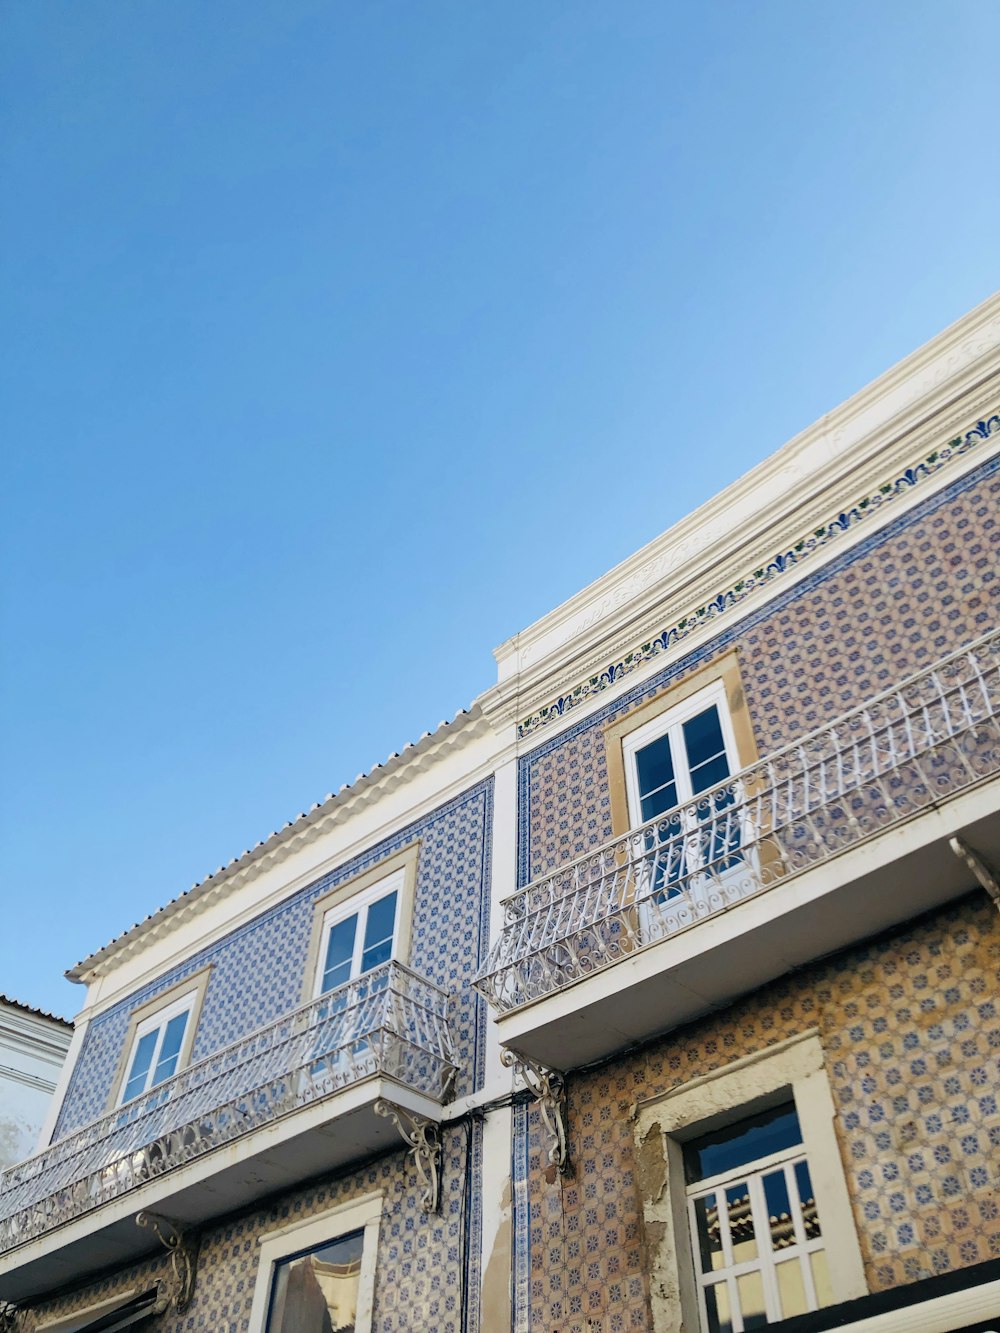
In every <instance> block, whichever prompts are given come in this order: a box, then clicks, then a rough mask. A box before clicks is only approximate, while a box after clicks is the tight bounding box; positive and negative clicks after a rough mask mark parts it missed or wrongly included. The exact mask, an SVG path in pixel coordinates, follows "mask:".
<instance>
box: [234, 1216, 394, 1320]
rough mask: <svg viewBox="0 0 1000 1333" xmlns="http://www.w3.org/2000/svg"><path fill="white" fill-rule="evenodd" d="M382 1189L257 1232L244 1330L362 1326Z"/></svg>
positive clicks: (368, 1312)
mask: <svg viewBox="0 0 1000 1333" xmlns="http://www.w3.org/2000/svg"><path fill="white" fill-rule="evenodd" d="M381 1215H382V1195H381V1194H369V1195H365V1196H364V1197H363V1198H361V1199H357V1200H354V1201H352V1202H350V1203H346V1204H340V1205H338V1206H337V1207H336V1208H331V1209H329V1210H328V1211H327V1212H325V1213H323V1214H321V1215H320V1216H318V1217H312V1218H309V1219H308V1220H302V1221H298V1222H293V1223H292V1224H291V1225H290V1226H287V1227H283V1228H281V1229H280V1230H279V1231H275V1232H271V1233H270V1234H269V1235H266V1236H264V1237H262V1238H261V1242H260V1266H259V1268H258V1271H257V1284H256V1286H255V1288H254V1296H253V1305H252V1307H251V1310H250V1324H249V1329H250V1333H370V1330H371V1327H372V1307H373V1305H374V1297H375V1260H376V1255H377V1251H378V1231H379V1223H380V1220H381Z"/></svg>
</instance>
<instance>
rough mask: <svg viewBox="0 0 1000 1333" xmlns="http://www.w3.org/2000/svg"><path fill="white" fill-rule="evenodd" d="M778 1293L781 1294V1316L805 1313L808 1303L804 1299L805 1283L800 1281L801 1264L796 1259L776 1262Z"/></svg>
mask: <svg viewBox="0 0 1000 1333" xmlns="http://www.w3.org/2000/svg"><path fill="white" fill-rule="evenodd" d="M776 1271H777V1274H778V1293H779V1295H780V1296H781V1317H782V1318H783V1319H791V1318H792V1317H793V1315H797V1314H806V1313H807V1311H808V1309H809V1304H808V1302H807V1300H806V1288H805V1283H804V1282H803V1281H802V1265H801V1263H800V1262H799V1260H798V1259H789V1260H788V1261H787V1262H786V1263H783V1264H778V1266H777V1270H776Z"/></svg>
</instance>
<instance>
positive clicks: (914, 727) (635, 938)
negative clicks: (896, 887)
mask: <svg viewBox="0 0 1000 1333" xmlns="http://www.w3.org/2000/svg"><path fill="white" fill-rule="evenodd" d="M997 777H1000V630H993V631H991V633H989V634H987V635H985V636H984V637H983V638H981V639H977V640H976V641H975V642H974V643H971V644H969V645H968V646H967V647H965V648H963V649H962V650H961V651H959V652H955V653H952V654H950V655H949V656H948V657H945V658H943V659H941V660H940V661H939V662H936V663H935V664H934V665H933V666H932V667H929V668H928V669H926V670H924V671H921V672H920V673H919V674H917V675H915V676H911V677H910V678H909V679H908V680H905V681H902V682H901V683H900V684H899V685H896V686H894V687H892V688H891V689H888V690H885V691H883V692H882V693H881V694H878V695H875V696H874V697H873V698H871V699H869V700H868V701H867V702H866V703H864V704H863V705H862V706H860V707H857V708H853V709H851V711H850V712H847V713H844V714H842V715H841V716H840V717H839V718H836V719H835V720H834V721H832V722H829V723H827V724H826V725H825V726H822V727H818V728H817V729H816V730H815V731H813V732H810V733H809V735H807V736H804V737H802V739H801V740H798V741H795V742H794V743H793V744H791V745H786V746H785V747H784V748H783V749H780V750H776V751H774V752H772V753H771V754H770V755H768V756H766V757H765V758H763V759H761V760H760V761H759V762H757V763H754V764H752V765H750V766H748V767H747V768H744V769H743V770H742V771H741V772H739V773H736V774H734V775H733V776H732V777H730V778H728V779H727V780H726V781H725V782H724V783H721V784H720V785H719V786H717V787H714V788H712V789H711V790H710V791H705V792H701V793H699V795H698V796H697V797H696V798H695V799H694V800H692V801H689V802H687V803H686V804H684V805H681V806H678V807H677V808H676V809H674V810H669V811H665V812H664V813H663V814H661V815H658V816H657V817H656V818H655V819H652V820H650V821H649V822H648V823H645V824H643V825H641V826H640V827H639V828H635V829H631V830H629V831H628V832H627V833H624V834H621V835H620V836H618V837H616V838H612V839H611V840H610V841H608V842H605V843H603V844H602V845H601V846H600V847H595V848H593V849H592V850H591V851H588V852H586V853H585V854H584V855H583V856H579V857H577V858H576V859H575V860H573V861H570V862H568V863H566V864H564V865H561V866H558V867H557V868H556V869H554V870H552V871H551V872H549V873H547V874H545V875H542V876H540V877H539V878H537V879H535V880H533V881H532V882H531V883H530V884H528V885H526V886H525V887H524V888H522V889H519V890H518V891H517V892H516V893H515V894H513V895H511V897H509V898H508V899H507V900H506V901H505V903H504V924H503V928H502V930H501V931H500V934H499V935H498V936H497V937H496V939H495V940H494V942H493V945H492V947H491V949H490V954H489V957H488V959H487V961H486V964H485V966H484V967H483V968H482V970H481V972H480V973H479V975H478V976H477V977H476V979H475V981H474V982H473V985H474V986H475V988H476V990H478V991H479V992H480V994H482V995H483V996H485V998H486V999H487V1000H488V1002H489V1003H490V1005H491V1006H492V1007H493V1008H494V1009H495V1010H497V1011H498V1012H499V1013H500V1014H508V1013H512V1012H513V1011H515V1010H517V1009H520V1008H522V1007H523V1006H524V1005H527V1004H530V1003H531V1002H532V1001H534V1000H537V999H541V998H543V997H545V996H547V995H552V994H554V993H555V992H556V991H560V990H563V989H564V988H565V987H567V986H572V985H573V984H574V983H575V982H577V981H580V980H582V979H583V978H585V977H589V976H592V975H593V974H594V973H596V972H599V971H601V970H602V969H603V968H606V967H611V966H612V965H613V964H614V963H616V962H618V961H619V960H620V959H623V958H630V957H634V955H635V954H636V952H637V951H638V950H640V949H645V948H648V947H650V946H652V945H655V944H657V943H658V942H659V941H660V940H663V939H666V938H668V937H670V936H672V935H674V934H676V933H677V932H678V931H681V930H686V929H688V928H689V927H691V926H696V925H697V924H698V923H699V922H700V921H703V920H705V919H706V918H708V917H712V916H716V915H717V914H718V913H720V912H723V911H725V910H726V909H727V908H730V907H733V906H735V905H736V904H738V903H740V902H742V901H743V900H744V899H746V898H749V897H752V896H753V895H755V894H758V893H761V892H763V891H765V890H767V889H769V888H771V887H772V886H773V885H775V884H778V883H780V882H783V881H787V880H788V879H789V878H790V877H791V876H793V875H797V874H801V873H802V872H804V871H807V870H810V869H812V868H813V867H815V866H818V865H821V864H823V863H824V862H826V861H829V860H830V859H831V858H833V857H835V856H838V855H840V854H841V853H843V852H845V851H847V850H849V849H850V848H852V847H855V846H857V845H858V844H859V843H861V842H863V841H864V840H865V839H868V838H872V837H874V836H876V835H878V834H880V833H884V832H885V831H887V830H888V829H891V828H894V827H896V826H898V825H899V824H901V823H903V821H905V820H908V819H911V818H913V816H915V815H919V814H920V813H921V812H923V811H926V810H931V809H934V808H936V807H937V806H939V805H940V803H941V802H943V801H946V800H949V799H950V798H951V797H954V796H957V795H958V794H960V793H962V792H966V791H968V790H969V789H970V788H972V787H974V786H976V785H977V784H979V783H983V782H986V781H989V780H990V779H994V778H997ZM959 854H960V855H964V853H959ZM965 859H966V860H967V861H968V859H969V858H968V856H965ZM971 864H972V863H971V862H970V865H971ZM972 868H973V870H974V871H975V873H976V874H977V878H978V877H979V872H978V871H976V868H975V866H973V867H972ZM990 874H992V872H987V876H986V877H987V880H989V877H990ZM980 882H981V883H983V880H982V879H980ZM985 887H987V888H988V884H986V885H985Z"/></svg>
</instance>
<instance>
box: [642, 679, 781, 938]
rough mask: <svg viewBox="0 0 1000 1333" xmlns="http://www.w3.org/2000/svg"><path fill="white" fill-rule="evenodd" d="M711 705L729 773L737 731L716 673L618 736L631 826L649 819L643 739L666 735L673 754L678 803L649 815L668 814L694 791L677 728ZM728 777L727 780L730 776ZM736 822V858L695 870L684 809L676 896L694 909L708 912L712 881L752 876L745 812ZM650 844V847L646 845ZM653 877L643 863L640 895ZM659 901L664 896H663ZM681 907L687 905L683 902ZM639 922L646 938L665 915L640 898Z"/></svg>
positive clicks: (735, 759)
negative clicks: (642, 789)
mask: <svg viewBox="0 0 1000 1333" xmlns="http://www.w3.org/2000/svg"><path fill="white" fill-rule="evenodd" d="M713 705H714V706H715V708H716V710H717V712H718V717H719V726H720V728H721V730H722V741H723V745H724V746H725V753H726V762H727V763H728V765H729V779H731V778H732V777H733V776H734V775H735V774H736V773H738V772H739V771H740V753H739V747H738V746H737V743H736V734H735V730H734V728H733V720H732V716H731V714H730V711H729V700H728V697H727V692H726V684H725V682H724V681H723V680H722V679H721V677H720V678H719V679H716V680H713V681H711V682H710V683H709V684H708V685H706V686H704V687H703V688H702V689H700V690H697V691H696V692H695V693H694V694H690V695H688V696H687V698H685V699H683V700H681V701H680V702H679V703H677V704H675V705H674V706H673V707H672V708H668V709H666V710H665V711H664V712H662V713H659V714H658V715H657V716H656V717H654V718H652V719H651V720H650V721H649V722H647V723H645V725H643V726H640V727H637V728H636V729H635V730H634V731H631V732H629V733H628V734H627V735H626V736H624V737H623V738H622V760H623V763H624V768H625V793H626V802H627V806H628V818H629V824H630V826H631V827H632V828H641V827H642V825H643V824H645V823H649V820H644V819H643V818H642V809H641V799H640V794H639V766H638V755H639V752H640V751H641V750H644V749H645V748H646V746H647V745H651V744H652V743H653V742H654V741H657V740H659V739H660V738H661V737H662V736H666V735H668V734H669V735H670V753H671V758H672V760H674V761H675V762H674V780H675V782H676V784H677V796H678V801H677V805H675V806H671V807H669V809H668V810H664V811H663V812H662V813H661V814H660V815H656V816H653V818H654V819H667V818H668V817H669V815H670V812H671V811H672V810H677V809H680V808H681V807H682V806H685V805H687V804H688V803H689V802H691V801H693V800H695V798H696V793H695V792H694V791H693V790H692V786H691V773H690V768H689V767H688V764H687V749H686V746H685V744H684V738H683V732H682V728H683V726H684V723H685V722H688V721H690V719H691V718H693V717H697V715H698V714H699V713H704V712H705V711H706V710H707V709H709V708H711V707H712V706H713ZM678 756H681V757H682V758H683V760H684V763H683V764H678V763H677V762H676V760H677V758H678ZM729 779H727V781H728V780H729ZM737 818H738V820H739V827H740V849H741V852H740V857H739V859H738V861H737V862H736V863H735V864H733V865H732V866H730V867H729V868H727V869H725V870H723V871H722V873H721V874H719V873H715V874H712V875H710V874H708V873H705V874H698V873H697V870H698V867H699V865H700V854H699V826H700V821H699V820H698V819H697V817H696V816H695V813H694V811H693V810H689V811H688V812H687V815H686V816H684V817H682V819H681V822H680V828H679V833H681V834H690V835H691V837H690V839H688V838H685V839H684V844H685V845H684V853H685V863H686V865H687V866H688V868H689V872H688V874H687V876H686V883H685V886H684V890H683V895H684V896H683V899H682V900H680V901H683V902H686V903H688V904H690V908H691V909H693V911H694V913H695V914H696V915H702V914H708V913H709V912H710V910H711V909H710V895H711V892H712V889H713V887H715V886H717V885H718V884H719V883H727V882H734V881H739V880H744V881H745V882H747V883H748V884H753V883H755V882H756V878H757V869H758V867H757V862H756V857H755V854H754V851H753V837H752V830H751V829H750V827H749V825H748V823H747V820H746V818H745V813H744V812H741V813H740V814H739V815H737ZM650 850H652V849H651V848H650ZM643 851H644V846H639V847H636V848H635V849H634V853H633V854H634V855H637V856H640V857H641V856H642V853H643ZM748 869H749V870H750V872H751V878H750V879H749V880H748V879H747V870H748ZM668 887H669V886H668ZM652 888H653V884H652V877H651V874H650V867H649V866H648V865H647V866H644V867H643V868H642V869H641V870H640V873H639V874H638V876H637V892H638V896H639V897H640V898H641V899H646V898H647V895H648V894H649V892H650V891H651V890H652ZM661 901H663V902H665V901H667V899H666V897H664V898H663V899H662V900H661ZM681 910H682V911H686V910H687V908H682V909H681ZM639 912H640V927H641V929H642V931H643V933H644V934H647V935H648V936H649V938H651V939H652V938H658V937H659V936H661V935H662V934H663V933H664V927H665V926H666V925H667V923H668V922H669V920H670V918H669V917H668V918H664V916H663V913H662V912H661V911H660V910H659V908H658V907H657V906H655V905H654V904H653V903H652V902H650V901H644V902H642V903H640V908H639Z"/></svg>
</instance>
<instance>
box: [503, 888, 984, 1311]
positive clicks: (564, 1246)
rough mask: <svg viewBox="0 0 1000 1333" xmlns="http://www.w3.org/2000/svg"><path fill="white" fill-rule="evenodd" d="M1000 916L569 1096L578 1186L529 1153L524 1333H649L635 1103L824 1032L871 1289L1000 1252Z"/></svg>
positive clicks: (674, 1041) (786, 992)
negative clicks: (552, 1174) (551, 1174)
mask: <svg viewBox="0 0 1000 1333" xmlns="http://www.w3.org/2000/svg"><path fill="white" fill-rule="evenodd" d="M998 982H1000V918H998V916H997V912H996V909H995V908H994V907H993V906H992V905H991V903H990V902H989V900H988V898H987V897H986V895H985V894H984V893H977V894H975V895H972V896H970V897H968V898H965V899H962V900H961V901H960V902H959V903H958V904H956V905H954V906H952V907H950V908H948V909H947V910H945V911H943V912H939V913H937V914H936V915H935V916H933V917H929V918H925V919H924V920H922V921H920V922H918V923H916V924H915V925H914V926H913V927H912V928H910V929H909V930H906V931H904V932H902V933H897V934H896V935H894V936H893V937H892V938H886V939H883V940H880V941H877V942H874V943H871V944H869V945H867V946H865V947H863V948H856V949H852V950H850V951H848V952H846V953H844V954H843V955H841V956H839V957H837V958H836V959H833V960H829V961H827V962H826V963H823V964H816V965H814V966H813V967H811V968H808V969H804V970H803V971H801V972H799V973H798V974H796V975H794V976H790V977H788V978H785V979H784V980H782V981H781V982H778V983H775V984H774V985H772V986H769V987H766V988H764V989H763V990H761V991H759V992H757V993H756V994H754V995H753V996H751V997H749V998H748V999H747V1000H746V1001H744V1002H742V1003H740V1004H737V1005H734V1006H732V1007H731V1008H730V1009H728V1010H727V1011H725V1012H724V1013H722V1014H719V1015H715V1016H712V1017H710V1018H708V1019H705V1020H703V1021H701V1022H699V1023H697V1024H695V1025H692V1026H690V1027H688V1028H685V1029H681V1030H679V1031H678V1032H676V1033H674V1034H672V1035H671V1036H669V1037H667V1038H665V1039H663V1040H661V1041H659V1042H657V1043H655V1044H653V1045H651V1046H650V1047H649V1048H647V1049H645V1050H644V1051H643V1052H642V1053H640V1054H633V1055H630V1056H628V1057H624V1058H622V1059H620V1060H617V1061H615V1062H614V1063H612V1064H609V1065H606V1066H604V1067H602V1068H601V1069H599V1070H596V1071H592V1072H590V1073H584V1074H579V1075H573V1076H571V1077H570V1079H569V1085H568V1097H567V1101H568V1132H569V1147H570V1155H571V1159H572V1162H573V1174H572V1175H571V1176H568V1177H566V1178H564V1179H563V1180H562V1181H559V1182H557V1183H555V1184H552V1185H550V1184H547V1183H546V1180H545V1177H544V1168H545V1165H546V1160H547V1159H546V1156H545V1149H546V1146H547V1144H546V1141H545V1139H544V1135H543V1133H542V1129H541V1126H540V1124H539V1122H538V1119H537V1116H536V1114H535V1113H533V1112H531V1113H529V1112H522V1115H521V1118H522V1121H523V1126H524V1128H525V1130H526V1131H527V1132H526V1134H524V1135H523V1136H522V1137H521V1138H520V1140H519V1142H518V1144H517V1146H516V1149H515V1221H516V1228H517V1241H516V1255H515V1295H516V1297H517V1298H518V1306H517V1317H516V1322H515V1328H516V1330H517V1331H518V1333H523V1331H524V1330H527V1329H533V1330H535V1331H536V1333H594V1330H595V1329H600V1330H602V1333H624V1331H625V1330H632V1331H633V1333H647V1331H648V1329H649V1327H650V1322H649V1320H650V1316H649V1304H648V1301H649V1297H648V1277H647V1274H646V1271H645V1261H644V1235H643V1221H642V1207H641V1200H640V1199H639V1197H638V1192H637V1187H636V1183H635V1150H634V1139H633V1121H632V1119H631V1114H630V1113H631V1108H632V1107H633V1105H634V1104H635V1103H636V1102H637V1101H638V1100H640V1099H644V1098H648V1097H652V1096H656V1095H657V1094H659V1093H661V1092H665V1091H667V1090H669V1089H671V1088H674V1087H677V1086H680V1085H682V1084H684V1083H686V1082H688V1081H689V1080H691V1079H692V1078H695V1077H696V1076H698V1075H701V1074H705V1073H706V1072H708V1071H709V1070H713V1069H718V1068H720V1067H721V1066H724V1065H726V1064H729V1063H731V1062H732V1061H734V1060H737V1059H739V1058H740V1057H741V1056H744V1055H748V1054H750V1053H751V1052H754V1051H759V1050H761V1049H763V1048H765V1047H768V1046H771V1045H774V1044H775V1043H777V1042H780V1041H783V1040H784V1039H786V1038H788V1037H791V1036H794V1035H796V1034H798V1033H801V1032H803V1031H804V1030H806V1029H809V1028H816V1029H818V1031H819V1035H820V1040H821V1042H822V1045H823V1048H824V1052H825V1056H826V1069H827V1073H828V1077H829V1080H830V1086H831V1090H832V1093H833V1098H834V1102H835V1105H836V1108H837V1113H836V1132H837V1136H838V1139H839V1142H840V1148H841V1156H842V1159H843V1164H844V1170H845V1173H846V1176H847V1183H848V1190H849V1193H850V1196H851V1199H852V1204H853V1208H854V1214H855V1221H856V1225H857V1231H858V1236H859V1240H860V1243H861V1249H862V1255H863V1258H864V1263H865V1271H866V1275H867V1279H868V1284H869V1287H870V1289H871V1290H872V1291H878V1290H882V1289H884V1288H887V1287H891V1286H896V1285H899V1284H900V1283H904V1282H911V1281H914V1280H917V1279H919V1278H922V1277H929V1276H932V1275H934V1274H937V1273H941V1272H945V1271H947V1270H949V1269H953V1268H958V1267H964V1266H967V1265H971V1264H975V1263H979V1262H982V1261H984V1260H986V1259H990V1258H996V1257H998V1256H1000V1193H998V1179H1000V1108H998V1093H997V1076H998V1069H1000V1001H998V1000H997V993H998Z"/></svg>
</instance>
